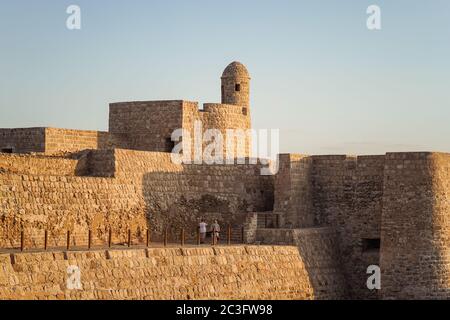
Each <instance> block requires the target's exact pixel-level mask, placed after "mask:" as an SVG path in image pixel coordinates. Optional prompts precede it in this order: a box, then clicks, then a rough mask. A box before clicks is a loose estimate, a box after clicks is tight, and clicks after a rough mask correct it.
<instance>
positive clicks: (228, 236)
mask: <svg viewBox="0 0 450 320" xmlns="http://www.w3.org/2000/svg"><path fill="white" fill-rule="evenodd" d="M227 243H228V245H231V224H229V225H228V232H227Z"/></svg>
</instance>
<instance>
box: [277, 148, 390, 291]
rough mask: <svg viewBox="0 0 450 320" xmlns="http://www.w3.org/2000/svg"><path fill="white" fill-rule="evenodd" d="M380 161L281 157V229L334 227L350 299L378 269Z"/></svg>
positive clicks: (278, 203) (380, 201) (381, 177)
mask: <svg viewBox="0 0 450 320" xmlns="http://www.w3.org/2000/svg"><path fill="white" fill-rule="evenodd" d="M383 179H384V156H361V157H354V156H345V155H343V156H340V155H336V156H302V155H295V154H289V155H281V156H280V171H279V173H278V175H277V176H276V178H275V209H274V212H276V213H280V214H281V216H282V217H283V218H282V219H281V221H284V222H282V223H284V226H285V227H289V228H292V227H294V228H309V227H332V228H335V230H336V231H337V235H338V238H337V239H338V241H339V246H340V252H341V254H342V256H343V257H344V259H343V261H344V262H343V266H344V269H343V270H344V274H345V276H346V280H347V281H348V283H349V284H350V291H349V293H350V295H351V296H352V297H359V298H376V297H377V294H376V292H371V291H369V290H367V287H366V280H367V274H366V270H367V267H368V266H370V265H378V264H379V255H380V252H379V247H378V248H377V247H375V248H371V247H367V243H369V244H373V243H379V239H380V234H381V230H380V225H381V210H382V199H383Z"/></svg>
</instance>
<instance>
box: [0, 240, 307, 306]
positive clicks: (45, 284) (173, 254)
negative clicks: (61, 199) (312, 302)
mask: <svg viewBox="0 0 450 320" xmlns="http://www.w3.org/2000/svg"><path fill="white" fill-rule="evenodd" d="M69 266H72V268H71V269H72V270H74V268H73V267H77V268H78V269H79V270H80V280H81V285H82V290H69V289H68V288H67V280H68V279H69V274H68V267H69ZM312 298H314V292H313V291H312V288H311V283H310V279H309V276H308V270H307V267H306V266H305V262H304V260H303V258H302V257H301V255H299V252H298V250H297V249H296V248H295V247H271V246H262V247H252V246H247V247H244V246H242V247H215V248H184V249H176V248H173V249H162V248H160V249H157V248H154V249H146V250H126V251H119V250H116V251H114V250H110V251H106V252H105V251H94V252H68V253H63V252H48V253H23V254H13V255H9V254H7V255H5V254H3V255H2V254H0V299H312Z"/></svg>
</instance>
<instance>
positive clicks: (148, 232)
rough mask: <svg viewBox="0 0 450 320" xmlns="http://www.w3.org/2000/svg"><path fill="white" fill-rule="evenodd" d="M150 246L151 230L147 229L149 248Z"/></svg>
mask: <svg viewBox="0 0 450 320" xmlns="http://www.w3.org/2000/svg"><path fill="white" fill-rule="evenodd" d="M149 246H150V229H147V248H148V247H149Z"/></svg>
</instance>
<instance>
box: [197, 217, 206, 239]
mask: <svg viewBox="0 0 450 320" xmlns="http://www.w3.org/2000/svg"><path fill="white" fill-rule="evenodd" d="M207 226H208V225H207V224H206V222H205V220H203V219H202V220H201V221H200V224H199V225H198V229H199V232H200V243H201V244H203V243H205V238H206V227H207Z"/></svg>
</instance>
